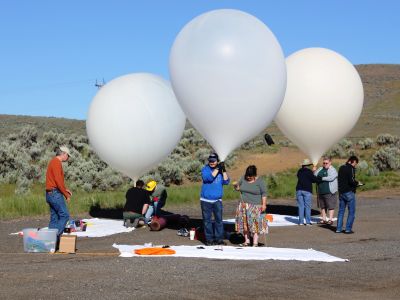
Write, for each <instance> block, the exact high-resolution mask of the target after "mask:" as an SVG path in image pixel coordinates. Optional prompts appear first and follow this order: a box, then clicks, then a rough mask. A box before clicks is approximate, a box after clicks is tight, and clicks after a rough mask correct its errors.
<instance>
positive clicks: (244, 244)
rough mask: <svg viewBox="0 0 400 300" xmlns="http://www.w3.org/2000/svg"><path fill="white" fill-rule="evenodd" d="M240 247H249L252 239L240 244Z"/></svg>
mask: <svg viewBox="0 0 400 300" xmlns="http://www.w3.org/2000/svg"><path fill="white" fill-rule="evenodd" d="M239 246H240V247H249V246H250V241H249V242H245V243H243V244H239Z"/></svg>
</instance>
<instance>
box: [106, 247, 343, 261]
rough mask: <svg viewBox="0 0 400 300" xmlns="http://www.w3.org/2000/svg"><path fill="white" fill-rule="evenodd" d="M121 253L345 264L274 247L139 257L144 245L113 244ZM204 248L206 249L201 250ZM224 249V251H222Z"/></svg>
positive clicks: (317, 253)
mask: <svg viewBox="0 0 400 300" xmlns="http://www.w3.org/2000/svg"><path fill="white" fill-rule="evenodd" d="M113 247H114V248H117V249H118V250H119V252H120V253H121V254H120V256H121V257H138V256H145V257H149V256H158V257H160V256H163V257H164V256H173V257H196V258H211V259H233V260H268V259H273V260H299V261H321V262H344V261H348V260H347V259H342V258H339V257H336V256H332V255H329V254H327V253H324V252H320V251H316V250H313V249H291V248H274V247H237V246H223V247H221V246H203V245H202V246H171V247H170V248H169V249H173V250H175V251H176V254H172V255H137V254H135V253H134V250H136V249H141V248H145V247H144V246H143V245H118V244H113ZM198 247H203V248H204V249H199V248H198ZM221 249H222V250H221Z"/></svg>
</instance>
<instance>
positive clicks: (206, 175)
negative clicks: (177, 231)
mask: <svg viewBox="0 0 400 300" xmlns="http://www.w3.org/2000/svg"><path fill="white" fill-rule="evenodd" d="M201 177H202V180H203V184H202V186H201V194H200V205H201V213H202V217H203V225H204V235H205V238H206V241H205V244H206V245H207V246H212V245H224V244H225V242H224V226H223V223H222V213H223V206H222V196H223V192H224V190H223V186H224V185H228V184H229V182H230V179H229V177H228V173H227V172H226V169H225V164H224V162H219V158H218V155H217V154H216V153H212V154H210V156H209V157H208V164H207V165H205V166H204V167H203V168H202V170H201ZM212 215H214V221H215V228H214V229H213V224H212V220H211V219H212Z"/></svg>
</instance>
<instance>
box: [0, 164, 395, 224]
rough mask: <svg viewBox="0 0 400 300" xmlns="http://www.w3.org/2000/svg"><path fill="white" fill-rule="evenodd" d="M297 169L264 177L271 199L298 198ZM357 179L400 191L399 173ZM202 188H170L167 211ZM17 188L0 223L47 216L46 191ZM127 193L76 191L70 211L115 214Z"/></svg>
mask: <svg viewBox="0 0 400 300" xmlns="http://www.w3.org/2000/svg"><path fill="white" fill-rule="evenodd" d="M296 171H297V170H296V169H290V170H288V171H284V172H279V173H276V174H274V175H268V176H266V177H265V180H266V181H267V186H268V197H269V198H293V199H294V198H295V187H296V182H297V178H296ZM357 179H358V180H360V181H361V182H363V183H364V184H365V185H364V186H363V187H362V188H360V190H363V191H366V190H376V189H380V188H396V187H400V172H394V171H388V172H381V173H380V174H379V175H378V176H369V175H368V174H367V173H366V171H360V172H359V173H358V174H357ZM200 188H201V185H200V184H192V185H187V186H171V187H169V188H168V200H167V201H168V202H167V203H168V204H167V205H168V207H174V206H179V205H181V204H193V205H195V204H197V203H198V201H199V195H200ZM14 189H15V186H14V185H9V184H3V185H0V219H12V218H18V217H24V216H39V215H45V214H48V213H49V212H48V210H49V209H48V206H47V204H46V201H45V195H44V192H43V190H44V188H43V186H42V185H39V184H36V185H34V186H33V188H32V189H31V192H30V193H29V194H27V195H25V196H17V195H15V193H14ZM125 192H126V191H125V190H119V191H108V192H90V193H88V192H84V191H75V192H74V194H73V197H72V201H71V203H70V204H69V210H70V213H71V215H72V216H76V215H82V214H87V213H89V212H91V211H92V210H93V209H97V210H98V209H103V210H107V209H109V210H116V209H121V208H122V207H123V205H124V203H125ZM238 198H239V193H238V192H236V191H234V190H233V188H232V185H229V186H225V190H224V198H223V199H224V200H233V199H238Z"/></svg>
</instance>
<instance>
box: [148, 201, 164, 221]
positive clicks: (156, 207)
mask: <svg viewBox="0 0 400 300" xmlns="http://www.w3.org/2000/svg"><path fill="white" fill-rule="evenodd" d="M164 205H165V202H163V203H161V202H160V201H156V202H153V203H152V204H151V205H149V208H148V209H147V211H146V213H145V215H144V217H145V219H146V222H149V221H150V220H151V217H152V216H153V215H154V216H159V215H160V209H161V208H163V207H164Z"/></svg>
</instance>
